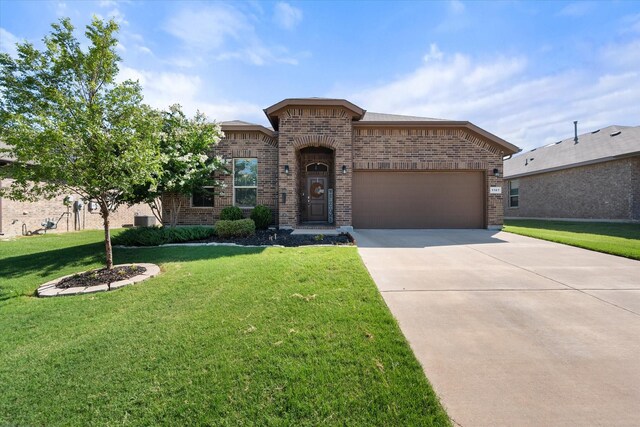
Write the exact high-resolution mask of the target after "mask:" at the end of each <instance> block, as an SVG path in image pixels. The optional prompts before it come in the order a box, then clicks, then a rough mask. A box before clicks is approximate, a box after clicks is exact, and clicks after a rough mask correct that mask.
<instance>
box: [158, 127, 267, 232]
mask: <svg viewBox="0 0 640 427" xmlns="http://www.w3.org/2000/svg"><path fill="white" fill-rule="evenodd" d="M214 153H215V154H216V155H220V156H222V157H223V158H225V159H227V160H228V161H229V163H228V168H229V171H230V172H231V171H232V161H233V159H234V158H256V159H258V189H257V202H258V204H261V205H265V206H268V207H269V208H271V210H272V212H273V214H274V221H275V220H276V219H277V217H278V142H277V140H276V139H275V138H273V137H270V136H267V135H264V134H263V133H261V132H258V131H248V132H234V131H231V132H230V131H226V132H225V136H224V138H222V140H221V141H220V143H219V144H218V145H217V146H216V147H215V149H214ZM216 179H217V180H218V181H221V182H223V183H224V184H225V187H226V188H222V189H219V190H217V191H218V194H216V195H215V196H214V202H213V207H193V206H192V200H191V197H190V196H176V195H173V194H167V195H164V196H163V210H164V212H163V218H164V219H165V221H168V218H169V213H168V206H169V203H170V198H176V197H177V198H180V199H181V200H182V208H181V211H180V215H179V217H178V225H213V224H214V223H215V221H217V220H218V219H220V211H221V210H222V208H224V207H225V206H231V205H232V204H233V177H232V175H231V174H230V173H229V174H227V173H219V174H217V175H216ZM243 211H244V214H245V216H248V215H249V213H250V209H243Z"/></svg>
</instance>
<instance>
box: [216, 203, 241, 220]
mask: <svg viewBox="0 0 640 427" xmlns="http://www.w3.org/2000/svg"><path fill="white" fill-rule="evenodd" d="M239 219H242V209H240V208H239V207H237V206H227V207H226V208H222V210H221V211H220V220H221V221H237V220H239Z"/></svg>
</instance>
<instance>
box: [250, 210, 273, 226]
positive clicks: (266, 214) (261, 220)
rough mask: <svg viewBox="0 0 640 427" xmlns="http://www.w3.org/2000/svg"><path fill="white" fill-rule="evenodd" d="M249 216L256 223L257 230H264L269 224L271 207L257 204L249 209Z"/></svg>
mask: <svg viewBox="0 0 640 427" xmlns="http://www.w3.org/2000/svg"><path fill="white" fill-rule="evenodd" d="M250 218H251V219H252V220H253V222H255V223H256V228H257V229H258V230H266V229H267V228H269V226H270V225H271V209H269V208H268V207H266V206H264V205H257V206H256V207H255V208H253V210H252V211H251V215H250Z"/></svg>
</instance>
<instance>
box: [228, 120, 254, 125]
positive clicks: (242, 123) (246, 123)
mask: <svg viewBox="0 0 640 427" xmlns="http://www.w3.org/2000/svg"><path fill="white" fill-rule="evenodd" d="M220 125H221V126H261V125H259V124H257V123H249V122H244V121H242V120H229V121H228V122H220Z"/></svg>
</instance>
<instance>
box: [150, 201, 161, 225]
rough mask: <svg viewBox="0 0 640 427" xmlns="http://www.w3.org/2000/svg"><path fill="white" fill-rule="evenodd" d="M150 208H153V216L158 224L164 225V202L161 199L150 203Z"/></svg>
mask: <svg viewBox="0 0 640 427" xmlns="http://www.w3.org/2000/svg"><path fill="white" fill-rule="evenodd" d="M149 207H150V208H151V212H152V213H153V216H155V217H156V219H157V220H158V222H159V223H160V224H162V200H161V199H160V197H158V198H157V199H154V201H153V202H151V203H149Z"/></svg>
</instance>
